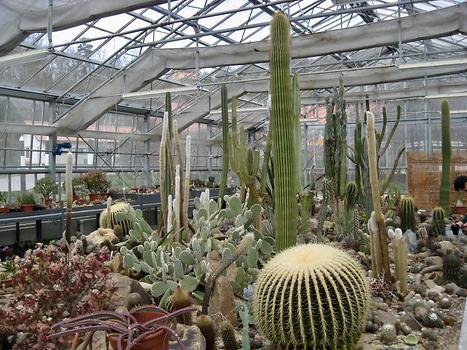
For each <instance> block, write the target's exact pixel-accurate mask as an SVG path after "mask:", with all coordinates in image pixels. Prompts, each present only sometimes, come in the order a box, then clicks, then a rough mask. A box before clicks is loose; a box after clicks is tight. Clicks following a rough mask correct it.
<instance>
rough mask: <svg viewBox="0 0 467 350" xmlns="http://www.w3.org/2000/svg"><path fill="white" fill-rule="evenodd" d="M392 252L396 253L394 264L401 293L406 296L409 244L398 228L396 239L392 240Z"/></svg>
mask: <svg viewBox="0 0 467 350" xmlns="http://www.w3.org/2000/svg"><path fill="white" fill-rule="evenodd" d="M392 250H393V253H394V264H395V272H396V281H397V283H398V287H399V290H400V293H401V294H402V295H406V294H407V292H408V289H407V269H408V267H407V242H406V240H405V237H404V236H403V235H402V231H401V229H399V228H396V230H395V232H394V239H393V240H392Z"/></svg>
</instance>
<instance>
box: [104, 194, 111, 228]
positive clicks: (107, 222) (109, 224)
mask: <svg viewBox="0 0 467 350" xmlns="http://www.w3.org/2000/svg"><path fill="white" fill-rule="evenodd" d="M111 208H112V197H110V196H108V197H107V220H106V222H105V228H112V224H111V217H112V209H111Z"/></svg>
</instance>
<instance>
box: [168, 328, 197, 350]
mask: <svg viewBox="0 0 467 350" xmlns="http://www.w3.org/2000/svg"><path fill="white" fill-rule="evenodd" d="M176 332H177V334H178V335H179V337H180V339H181V342H182V344H183V346H185V348H186V349H190V350H205V349H206V342H205V340H204V337H203V335H202V334H201V331H200V330H199V328H198V327H196V326H186V325H183V324H177V329H176ZM169 349H171V350H180V346H179V345H178V343H177V341H175V340H174V341H171V342H170V345H169Z"/></svg>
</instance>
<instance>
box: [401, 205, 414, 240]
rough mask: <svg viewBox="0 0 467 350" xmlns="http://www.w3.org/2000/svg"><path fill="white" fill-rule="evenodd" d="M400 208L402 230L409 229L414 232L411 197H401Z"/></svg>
mask: <svg viewBox="0 0 467 350" xmlns="http://www.w3.org/2000/svg"><path fill="white" fill-rule="evenodd" d="M400 209H401V210H400V216H401V229H402V231H403V232H405V231H407V230H409V229H410V230H412V231H414V232H415V229H416V228H415V203H414V200H413V198H412V197H404V198H402V200H401V208H400Z"/></svg>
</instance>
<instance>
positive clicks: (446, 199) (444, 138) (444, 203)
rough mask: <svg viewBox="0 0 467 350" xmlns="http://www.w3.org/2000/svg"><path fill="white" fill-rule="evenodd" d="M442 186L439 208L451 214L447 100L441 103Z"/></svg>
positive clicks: (449, 137)
mask: <svg viewBox="0 0 467 350" xmlns="http://www.w3.org/2000/svg"><path fill="white" fill-rule="evenodd" d="M441 155H442V168H441V184H440V187H439V206H440V207H441V208H443V209H444V212H445V213H446V215H449V213H450V212H451V208H450V201H451V198H450V197H451V180H450V179H451V112H450V110H449V103H448V101H446V100H443V101H442V102H441Z"/></svg>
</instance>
